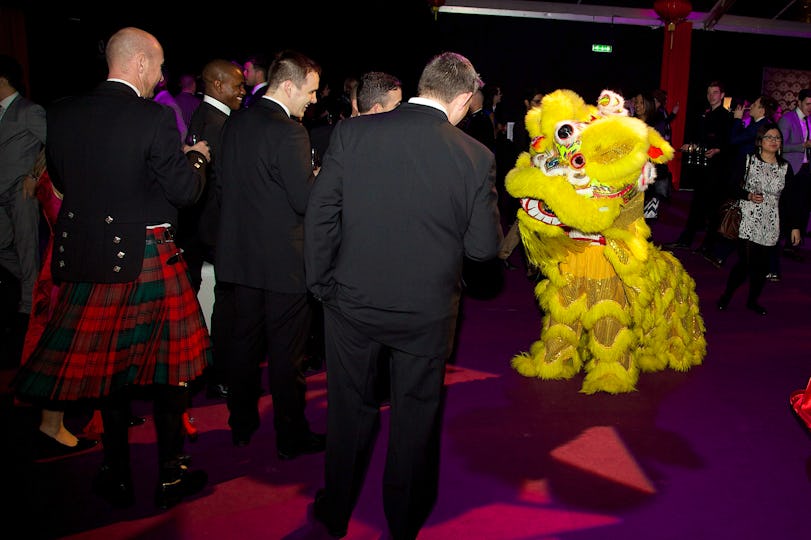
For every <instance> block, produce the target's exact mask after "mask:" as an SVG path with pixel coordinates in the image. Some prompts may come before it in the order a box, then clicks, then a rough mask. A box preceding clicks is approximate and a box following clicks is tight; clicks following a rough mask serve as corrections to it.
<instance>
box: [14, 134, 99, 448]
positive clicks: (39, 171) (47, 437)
mask: <svg viewBox="0 0 811 540" xmlns="http://www.w3.org/2000/svg"><path fill="white" fill-rule="evenodd" d="M29 174H30V175H31V178H36V179H37V182H36V186H35V192H36V193H35V196H36V197H37V200H38V201H39V203H40V208H42V214H43V216H44V218H45V222H46V223H47V225H48V228H49V230H50V231H51V234H49V236H48V241H47V245H46V247H45V250H44V252H43V253H44V257H43V259H42V264H41V266H40V271H39V273H38V275H37V280H36V282H35V284H34V291H33V298H32V301H31V317H30V320H29V324H28V330H27V331H26V333H25V339H24V341H23V349H22V355H21V364H25V362H26V361H27V360H28V356H29V355H30V354H31V351H32V350H33V349H34V346H35V345H36V344H37V342H38V341H39V338H40V336H41V335H42V331H43V330H44V328H45V323H46V322H47V321H48V319H49V318H50V316H51V312H52V311H53V306H54V300H55V299H56V292H57V287H56V286H55V285H54V282H53V279H52V278H51V246H52V245H53V226H54V224H55V223H56V217H57V214H58V213H59V206H60V204H61V202H62V194H61V193H59V192H58V191H57V190H56V188H54V187H53V184H52V183H51V178H50V176H48V170H47V168H46V167H45V150H44V148H43V149H42V150H40V152H39V156H38V157H37V161H36V163H35V164H34V166H33V167H32V168H31V170H30V171H29ZM64 417H65V410H64V407H62V405H61V404H59V403H44V404H43V409H42V413H41V414H40V425H39V430H38V431H37V434H38V437H37V438H36V442H35V444H34V456H33V457H34V458H48V457H54V456H60V455H67V454H72V453H76V452H81V451H83V450H87V449H88V448H92V447H94V446H96V444H98V439H87V438H78V437H76V435H74V434H73V433H71V432H70V430H68V429H67V427H65V423H64Z"/></svg>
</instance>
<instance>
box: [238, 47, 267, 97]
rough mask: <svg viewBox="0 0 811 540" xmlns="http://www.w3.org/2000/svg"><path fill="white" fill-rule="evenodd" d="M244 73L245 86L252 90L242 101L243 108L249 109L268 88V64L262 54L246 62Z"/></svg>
mask: <svg viewBox="0 0 811 540" xmlns="http://www.w3.org/2000/svg"><path fill="white" fill-rule="evenodd" d="M242 73H243V74H244V75H245V84H246V85H247V86H248V87H250V90H249V91H248V93H247V94H246V95H245V97H244V98H243V99H242V108H243V109H247V108H248V107H250V106H251V105H253V104H254V103H256V101H257V100H259V99H260V98H261V97H262V96H264V95H265V92H266V91H267V88H268V62H267V60H265V57H264V56H263V55H261V54H256V55H253V56H251V57H249V58H248V59H247V60H245V64H244V66H243V70H242Z"/></svg>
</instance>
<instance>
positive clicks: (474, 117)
mask: <svg viewBox="0 0 811 540" xmlns="http://www.w3.org/2000/svg"><path fill="white" fill-rule="evenodd" d="M462 124H463V125H462V126H461V127H462V129H463V130H464V131H465V133H467V134H468V135H470V136H471V137H473V138H474V139H476V140H477V141H479V142H480V143H482V144H483V145H485V146H486V147H487V148H489V149H490V150H491V151H493V152H495V148H496V126H495V125H493V119H492V118H490V116H489V115H488V114H487V111H485V110H484V94H482V91H481V90H476V91H475V92H473V97H471V98H470V109H469V111H468V114H467V116H466V117H465V118H464V120H463V121H462Z"/></svg>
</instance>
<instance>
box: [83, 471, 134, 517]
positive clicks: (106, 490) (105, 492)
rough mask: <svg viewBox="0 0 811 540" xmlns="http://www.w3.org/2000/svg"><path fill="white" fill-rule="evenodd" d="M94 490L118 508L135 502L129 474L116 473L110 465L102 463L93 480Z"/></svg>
mask: <svg viewBox="0 0 811 540" xmlns="http://www.w3.org/2000/svg"><path fill="white" fill-rule="evenodd" d="M93 492H94V493H95V494H96V495H98V496H99V497H101V498H102V499H104V500H105V501H107V502H108V503H110V504H111V505H112V506H115V507H116V508H127V507H129V506H132V505H133V504H135V492H134V491H133V489H132V479H131V478H130V475H129V474H123V473H116V472H115V471H113V469H112V468H111V467H109V466H108V465H102V466H101V469H99V474H98V475H97V476H96V478H95V479H94V480H93Z"/></svg>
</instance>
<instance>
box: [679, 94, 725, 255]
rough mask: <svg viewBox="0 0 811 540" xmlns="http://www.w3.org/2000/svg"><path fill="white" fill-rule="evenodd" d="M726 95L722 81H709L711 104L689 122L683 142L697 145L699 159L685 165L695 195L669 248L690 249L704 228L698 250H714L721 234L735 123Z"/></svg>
mask: <svg viewBox="0 0 811 540" xmlns="http://www.w3.org/2000/svg"><path fill="white" fill-rule="evenodd" d="M724 95H725V92H724V86H723V84H721V83H720V82H719V81H712V82H710V83H709V84H708V85H707V102H708V103H709V108H707V109H705V110H704V111H703V112H702V113H701V115H700V116H699V117H697V118H695V119H694V121H693V123H692V124H690V125H688V129H689V131H688V137H687V140H688V141H691V142H689V143H685V144H684V145H682V147H681V150H682V152H689V151H691V150H694V149H698V150H697V151H696V153H695V156H696V157H697V159H698V161H699V162H700V163H698V164H695V165H694V166H690V167H685V169H684V172H685V173H686V174H687V175H691V177H692V183H693V189H694V191H693V198H692V200H691V201H690V211H689V214H688V216H687V223H686V224H685V226H684V229H683V230H682V232H681V234H680V235H679V237H678V239H677V240H676V241H675V242H670V243H667V244H664V245H663V246H664V247H665V248H667V249H674V248H688V249H689V248H690V246H691V245H692V243H693V240H694V238H695V235H696V233H697V232H698V231H699V230H702V229H703V230H705V231H706V233H705V235H704V240H703V241H702V244H701V247H700V248H699V250H700V251H702V252H703V253H711V252H712V249H713V244H714V242H715V240H716V239H717V238H718V234H717V232H716V231H717V229H718V225H719V223H720V217H719V208H720V206H721V197H722V194H723V186H724V185H725V183H726V179H727V175H728V172H727V167H726V162H725V160H726V153H727V149H728V144H729V134H730V129H731V125H732V114H731V113H730V112H729V111H728V110H727V109H725V108H724Z"/></svg>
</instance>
